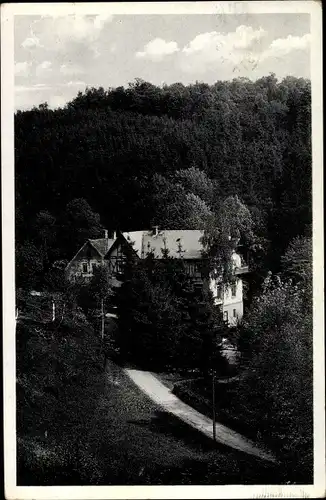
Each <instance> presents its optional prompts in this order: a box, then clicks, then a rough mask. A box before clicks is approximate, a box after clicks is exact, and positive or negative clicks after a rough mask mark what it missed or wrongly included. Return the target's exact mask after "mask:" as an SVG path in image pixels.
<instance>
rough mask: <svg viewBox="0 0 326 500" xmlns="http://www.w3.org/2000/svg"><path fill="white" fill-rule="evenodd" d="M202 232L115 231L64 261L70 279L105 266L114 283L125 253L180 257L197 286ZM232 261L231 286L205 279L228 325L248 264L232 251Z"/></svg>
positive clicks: (237, 309) (239, 312) (239, 302)
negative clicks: (113, 233)
mask: <svg viewBox="0 0 326 500" xmlns="http://www.w3.org/2000/svg"><path fill="white" fill-rule="evenodd" d="M203 235H204V232H203V231H200V230H159V229H158V228H157V227H156V228H155V229H154V230H152V231H148V230H147V231H146V230H144V231H131V232H122V233H117V234H115V235H114V238H112V239H109V238H104V239H101V240H88V241H87V242H86V243H85V244H84V245H83V247H82V248H81V249H80V250H79V252H77V254H76V255H75V257H74V258H73V259H72V261H71V262H70V263H69V264H68V266H67V273H68V275H69V276H70V277H71V278H72V279H76V277H77V276H78V277H81V278H84V279H86V280H87V279H90V278H91V277H92V275H93V270H94V268H95V266H97V265H106V266H108V269H109V270H110V273H111V274H112V279H113V281H114V283H115V284H116V285H118V284H119V281H117V280H115V277H117V276H118V275H119V274H120V273H121V272H122V270H123V266H124V262H125V260H126V256H127V253H128V252H130V251H131V252H132V253H133V254H134V256H135V257H136V258H139V259H145V258H146V257H147V256H148V255H149V254H152V255H153V257H154V258H155V259H164V258H166V256H168V257H171V258H175V259H179V258H180V259H183V262H184V263H185V266H186V269H187V270H188V273H189V276H190V277H191V278H192V279H193V280H194V282H195V283H196V284H197V285H199V286H203V283H204V279H206V280H207V278H205V277H203V274H202V262H203V250H204V248H203V245H202V242H201V239H202V237H203ZM106 236H107V235H106ZM232 261H233V270H234V274H235V277H236V280H235V283H234V284H233V285H231V286H225V285H223V283H222V282H221V281H220V280H218V279H215V278H213V277H209V278H208V281H209V287H210V289H211V291H212V293H213V297H214V302H215V304H216V306H218V307H220V308H221V310H222V312H223V317H224V320H225V321H226V322H227V323H228V324H229V325H230V326H232V325H235V324H236V323H237V322H238V320H239V319H240V318H241V317H242V316H243V283H242V275H243V274H245V273H247V272H248V266H246V265H245V263H244V262H243V260H242V258H241V257H240V255H239V254H238V253H237V252H236V251H235V250H234V252H233V254H232Z"/></svg>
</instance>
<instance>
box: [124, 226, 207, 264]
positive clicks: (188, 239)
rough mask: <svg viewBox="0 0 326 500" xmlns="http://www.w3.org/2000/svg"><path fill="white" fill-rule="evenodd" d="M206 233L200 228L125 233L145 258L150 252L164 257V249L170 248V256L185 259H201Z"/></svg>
mask: <svg viewBox="0 0 326 500" xmlns="http://www.w3.org/2000/svg"><path fill="white" fill-rule="evenodd" d="M203 235H204V232H203V231H200V230H190V229H189V230H177V229H175V230H162V231H158V233H157V234H155V233H154V232H153V231H132V232H129V233H123V236H124V237H125V238H126V240H127V241H128V242H129V243H130V242H134V245H133V248H134V250H135V251H136V253H137V255H138V256H139V257H140V258H141V259H144V258H145V257H146V256H147V255H148V253H149V252H153V254H154V257H155V258H157V259H159V258H162V257H163V254H162V250H163V249H164V248H167V249H168V250H169V254H168V255H169V257H174V258H179V257H180V256H182V258H183V259H201V258H202V251H203V246H202V244H201V241H200V239H201V238H202V236H203Z"/></svg>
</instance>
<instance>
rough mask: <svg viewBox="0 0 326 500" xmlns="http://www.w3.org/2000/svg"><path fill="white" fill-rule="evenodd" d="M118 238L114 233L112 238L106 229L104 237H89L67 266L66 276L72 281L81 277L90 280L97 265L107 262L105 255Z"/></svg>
mask: <svg viewBox="0 0 326 500" xmlns="http://www.w3.org/2000/svg"><path fill="white" fill-rule="evenodd" d="M115 240H116V235H115V234H114V235H113V237H112V238H109V237H108V231H107V230H105V233H104V238H99V239H95V240H93V239H89V240H87V241H86V242H85V243H84V245H83V246H82V247H81V248H80V249H79V250H78V252H77V253H76V255H75V256H74V257H73V258H72V259H71V261H70V262H69V264H68V265H67V267H66V276H67V278H68V279H69V280H71V281H76V280H78V279H81V280H83V281H89V280H90V279H91V278H92V276H93V273H94V269H95V268H96V267H97V266H100V265H103V264H106V262H105V261H104V257H105V255H106V254H107V253H108V251H109V250H110V249H111V247H112V245H113V244H114V242H115Z"/></svg>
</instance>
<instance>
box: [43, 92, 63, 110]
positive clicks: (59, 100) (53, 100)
mask: <svg viewBox="0 0 326 500" xmlns="http://www.w3.org/2000/svg"><path fill="white" fill-rule="evenodd" d="M48 104H49V107H50V108H51V109H55V108H61V107H63V106H65V104H67V99H66V98H65V96H63V95H52V96H50V97H49V100H48Z"/></svg>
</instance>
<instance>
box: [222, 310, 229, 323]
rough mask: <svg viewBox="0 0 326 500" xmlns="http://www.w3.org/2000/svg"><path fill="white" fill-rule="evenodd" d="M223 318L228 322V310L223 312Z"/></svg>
mask: <svg viewBox="0 0 326 500" xmlns="http://www.w3.org/2000/svg"><path fill="white" fill-rule="evenodd" d="M223 319H224V321H226V322H228V321H229V315H228V312H227V311H224V313H223Z"/></svg>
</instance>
